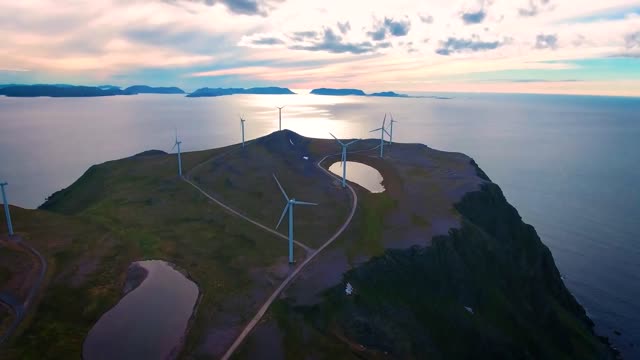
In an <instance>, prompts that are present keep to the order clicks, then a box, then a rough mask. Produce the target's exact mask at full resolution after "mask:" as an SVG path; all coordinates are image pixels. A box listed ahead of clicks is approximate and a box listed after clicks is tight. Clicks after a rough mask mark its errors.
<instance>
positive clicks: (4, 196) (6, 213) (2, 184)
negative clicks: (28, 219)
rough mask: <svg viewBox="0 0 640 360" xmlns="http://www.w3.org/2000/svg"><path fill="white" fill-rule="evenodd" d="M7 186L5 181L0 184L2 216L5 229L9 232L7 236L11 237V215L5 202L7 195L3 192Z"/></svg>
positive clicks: (6, 201)
mask: <svg viewBox="0 0 640 360" xmlns="http://www.w3.org/2000/svg"><path fill="white" fill-rule="evenodd" d="M7 185H9V184H8V183H7V182H6V181H5V182H3V183H0V188H2V201H3V202H4V215H5V216H6V217H7V229H8V230H9V236H13V225H12V224H11V214H10V213H9V201H8V200H7V194H6V193H5V192H4V187H5V186H7Z"/></svg>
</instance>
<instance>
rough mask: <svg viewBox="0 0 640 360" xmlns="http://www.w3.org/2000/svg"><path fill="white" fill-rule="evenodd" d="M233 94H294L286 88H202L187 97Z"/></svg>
mask: <svg viewBox="0 0 640 360" xmlns="http://www.w3.org/2000/svg"><path fill="white" fill-rule="evenodd" d="M235 94H258V95H285V94H295V93H294V92H293V91H291V90H289V89H287V88H281V87H275V86H271V87H254V88H248V89H245V88H208V87H204V88H201V89H198V90H196V91H194V92H192V93H191V94H189V95H187V97H208V96H225V95H235Z"/></svg>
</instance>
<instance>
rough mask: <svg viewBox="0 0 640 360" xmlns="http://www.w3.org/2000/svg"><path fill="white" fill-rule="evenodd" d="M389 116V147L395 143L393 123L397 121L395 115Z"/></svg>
mask: <svg viewBox="0 0 640 360" xmlns="http://www.w3.org/2000/svg"><path fill="white" fill-rule="evenodd" d="M389 116H390V117H391V121H390V124H389V145H391V143H393V123H394V122H397V121H395V120H393V115H391V114H389Z"/></svg>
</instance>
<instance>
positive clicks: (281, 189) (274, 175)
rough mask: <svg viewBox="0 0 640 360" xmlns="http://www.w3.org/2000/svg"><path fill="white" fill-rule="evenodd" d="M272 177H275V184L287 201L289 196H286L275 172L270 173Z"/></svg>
mask: <svg viewBox="0 0 640 360" xmlns="http://www.w3.org/2000/svg"><path fill="white" fill-rule="evenodd" d="M272 175H273V178H274V179H276V184H278V187H279V188H280V191H282V195H283V196H284V198H285V199H286V200H287V201H289V197H288V196H287V193H286V192H284V189H283V188H282V185H280V181H278V178H277V177H276V174H272Z"/></svg>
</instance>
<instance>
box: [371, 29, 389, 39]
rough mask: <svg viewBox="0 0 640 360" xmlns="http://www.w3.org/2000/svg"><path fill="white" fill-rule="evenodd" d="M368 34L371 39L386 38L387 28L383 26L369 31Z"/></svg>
mask: <svg viewBox="0 0 640 360" xmlns="http://www.w3.org/2000/svg"><path fill="white" fill-rule="evenodd" d="M367 35H369V36H370V37H371V39H372V40H375V41H380V40H384V39H385V38H386V37H387V28H385V27H384V26H381V27H379V28H378V29H376V30H374V31H369V32H367Z"/></svg>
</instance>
